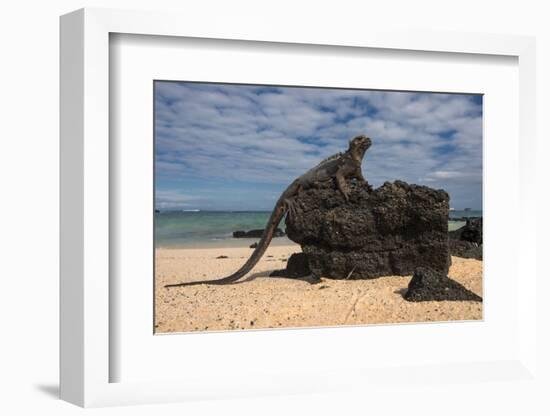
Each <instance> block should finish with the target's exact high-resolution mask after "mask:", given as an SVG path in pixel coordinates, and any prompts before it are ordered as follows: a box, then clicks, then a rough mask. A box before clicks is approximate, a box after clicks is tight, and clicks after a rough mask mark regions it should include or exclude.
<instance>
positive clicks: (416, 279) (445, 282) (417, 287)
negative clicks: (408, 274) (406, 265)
mask: <svg viewBox="0 0 550 416" xmlns="http://www.w3.org/2000/svg"><path fill="white" fill-rule="evenodd" d="M403 297H404V298H405V299H406V300H408V301H410V302H421V301H442V300H457V301H459V300H462V301H464V300H469V301H476V302H482V298H481V297H479V296H478V295H476V294H475V293H474V292H472V291H470V290H468V289H466V288H465V287H464V286H462V285H461V284H460V283H458V282H455V281H454V280H452V279H449V278H448V277H447V276H446V275H445V274H442V273H438V272H436V271H434V270H432V269H430V268H427V267H417V268H416V270H415V271H414V275H413V277H412V279H411V281H410V282H409V287H408V290H407V293H405V295H403Z"/></svg>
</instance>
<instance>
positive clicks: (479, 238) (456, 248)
mask: <svg viewBox="0 0 550 416" xmlns="http://www.w3.org/2000/svg"><path fill="white" fill-rule="evenodd" d="M449 250H450V252H451V255H453V256H457V257H464V258H467V259H477V260H483V218H468V219H467V220H466V225H464V226H463V227H460V228H459V229H458V230H454V231H450V232H449Z"/></svg>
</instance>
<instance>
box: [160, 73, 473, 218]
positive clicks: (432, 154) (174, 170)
mask: <svg viewBox="0 0 550 416" xmlns="http://www.w3.org/2000/svg"><path fill="white" fill-rule="evenodd" d="M481 101H482V99H481V96H479V95H467V94H432V93H409V92H393V91H368V90H341V89H321V88H301V87H300V88H298V87H265V86H249V85H228V84H203V83H186V82H167V81H156V82H155V185H156V195H155V204H156V206H157V208H160V209H201V210H271V208H272V207H273V204H274V202H275V201H276V200H277V198H278V197H279V195H280V193H281V192H282V191H283V190H284V189H285V188H286V186H287V185H288V184H289V183H290V182H291V181H292V180H293V179H294V178H296V177H297V176H299V175H301V174H302V173H303V172H305V171H306V170H308V169H309V168H311V167H312V166H314V165H316V164H317V163H318V162H319V161H320V160H322V159H323V158H325V157H327V156H330V155H332V154H334V153H337V152H339V151H344V150H346V148H347V143H348V140H349V139H350V138H352V137H353V136H356V135H358V134H366V135H368V136H369V137H371V139H372V141H373V145H372V147H371V148H370V149H369V151H368V152H367V154H366V155H365V158H364V160H363V174H364V176H365V178H366V179H367V180H368V181H369V183H371V184H372V185H373V186H375V187H377V186H380V185H381V184H382V183H384V182H385V181H394V180H396V179H400V180H404V181H406V182H409V183H416V184H421V185H428V186H430V187H434V188H438V189H439V188H442V189H445V190H446V191H447V192H448V193H449V194H450V196H451V206H452V207H454V208H457V209H461V208H465V207H470V208H472V209H481V200H482V196H481V195H482V191H481V186H482V183H481V182H482V153H481V151H482V109H481V106H482V103H481Z"/></svg>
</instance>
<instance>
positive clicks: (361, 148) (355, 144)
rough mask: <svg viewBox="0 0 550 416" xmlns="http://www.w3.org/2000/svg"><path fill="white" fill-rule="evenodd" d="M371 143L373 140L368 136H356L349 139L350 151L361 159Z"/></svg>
mask: <svg viewBox="0 0 550 416" xmlns="http://www.w3.org/2000/svg"><path fill="white" fill-rule="evenodd" d="M371 145H372V141H371V139H370V138H368V137H367V136H364V135H361V136H355V137H354V138H353V139H351V140H350V141H349V151H350V153H351V154H352V155H353V156H354V157H356V158H357V159H358V160H361V159H363V156H364V155H365V152H366V151H367V150H368V148H369V147H371Z"/></svg>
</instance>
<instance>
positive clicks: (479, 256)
mask: <svg viewBox="0 0 550 416" xmlns="http://www.w3.org/2000/svg"><path fill="white" fill-rule="evenodd" d="M449 251H450V253H451V255H452V256H455V257H462V258H465V259H476V260H483V246H480V245H477V244H476V243H471V242H470V241H462V240H453V239H452V238H450V239H449Z"/></svg>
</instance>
